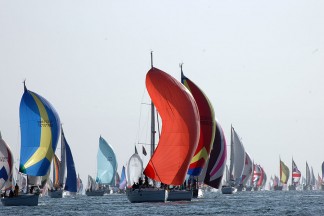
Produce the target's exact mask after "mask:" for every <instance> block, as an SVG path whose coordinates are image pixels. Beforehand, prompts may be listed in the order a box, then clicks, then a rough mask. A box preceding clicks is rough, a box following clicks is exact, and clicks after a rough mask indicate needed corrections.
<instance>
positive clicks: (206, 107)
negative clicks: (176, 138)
mask: <svg viewBox="0 0 324 216" xmlns="http://www.w3.org/2000/svg"><path fill="white" fill-rule="evenodd" d="M181 82H182V84H183V85H184V86H186V88H187V89H188V90H189V91H190V92H191V94H192V96H193V97H194V99H195V101H196V103H197V106H198V111H199V116H200V136H199V142H198V146H197V149H196V151H195V153H194V156H193V158H192V159H191V162H190V165H189V170H188V174H189V175H191V176H199V175H200V173H201V171H202V169H203V167H204V166H205V163H206V162H207V160H208V157H209V154H210V151H211V148H212V146H213V143H214V138H215V131H216V122H215V114H214V108H213V106H212V104H211V102H210V101H209V99H208V97H207V96H206V95H205V94H204V92H203V91H202V90H201V89H200V88H199V87H198V86H197V85H196V84H195V83H193V82H192V81H191V80H190V79H188V78H187V77H185V76H184V74H183V72H182V68H181Z"/></svg>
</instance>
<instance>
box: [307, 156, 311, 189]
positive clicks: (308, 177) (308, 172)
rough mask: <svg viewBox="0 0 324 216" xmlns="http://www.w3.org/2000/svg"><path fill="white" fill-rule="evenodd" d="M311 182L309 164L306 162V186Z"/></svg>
mask: <svg viewBox="0 0 324 216" xmlns="http://www.w3.org/2000/svg"><path fill="white" fill-rule="evenodd" d="M310 182H311V174H310V169H309V166H308V163H307V161H306V186H309V185H310Z"/></svg>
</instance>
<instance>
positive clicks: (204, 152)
mask: <svg viewBox="0 0 324 216" xmlns="http://www.w3.org/2000/svg"><path fill="white" fill-rule="evenodd" d="M201 158H204V159H205V161H207V159H208V152H207V150H206V148H205V147H203V148H202V149H201V150H200V151H199V152H198V153H197V154H196V155H195V156H194V157H193V158H192V159H191V161H190V163H195V162H197V161H199V160H200V159H201Z"/></svg>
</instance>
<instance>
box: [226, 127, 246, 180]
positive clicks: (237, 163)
mask: <svg viewBox="0 0 324 216" xmlns="http://www.w3.org/2000/svg"><path fill="white" fill-rule="evenodd" d="M244 162H245V149H244V146H243V143H242V142H241V140H240V138H239V136H238V135H237V133H236V131H235V130H234V128H233V127H232V130H231V163H230V174H231V181H234V182H235V184H237V183H238V182H239V180H240V177H241V175H242V172H243V168H244Z"/></svg>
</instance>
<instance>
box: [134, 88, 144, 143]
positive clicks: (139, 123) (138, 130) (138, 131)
mask: <svg viewBox="0 0 324 216" xmlns="http://www.w3.org/2000/svg"><path fill="white" fill-rule="evenodd" d="M144 95H145V87H144V90H143V94H142V100H141V101H143V100H144ZM141 105H142V103H141V104H140V116H139V118H138V127H137V138H136V140H139V133H140V127H141V117H142V109H141ZM135 143H136V142H135Z"/></svg>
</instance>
